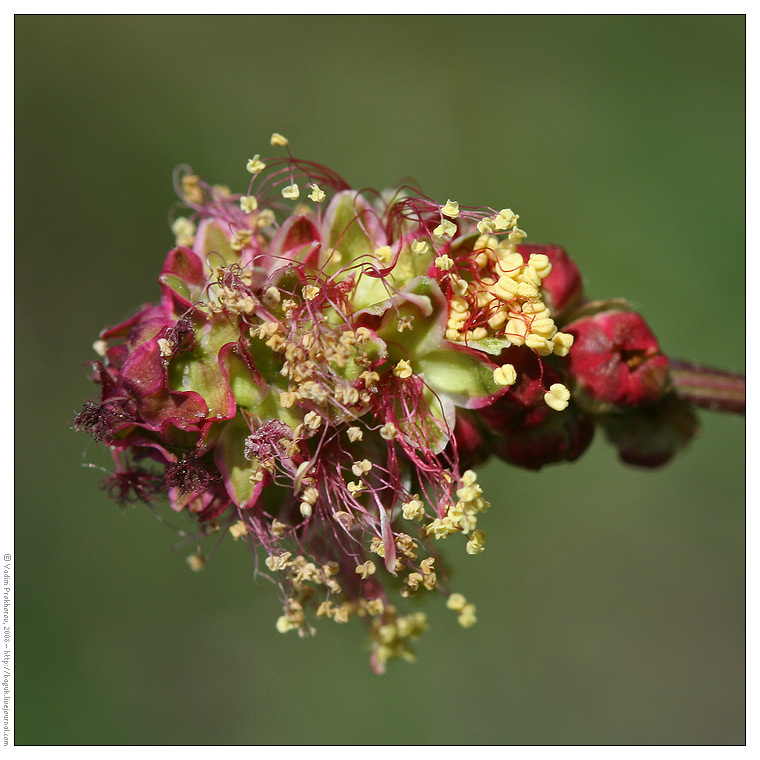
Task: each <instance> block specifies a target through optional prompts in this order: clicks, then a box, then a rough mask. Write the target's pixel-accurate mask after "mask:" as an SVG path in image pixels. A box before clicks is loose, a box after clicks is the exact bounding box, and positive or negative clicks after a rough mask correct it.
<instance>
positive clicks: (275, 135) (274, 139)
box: [269, 132, 288, 147]
mask: <svg viewBox="0 0 760 760" xmlns="http://www.w3.org/2000/svg"><path fill="white" fill-rule="evenodd" d="M269 144H270V145H280V146H282V147H284V146H285V145H287V144H288V138H287V137H284V136H283V135H281V134H280V133H279V132H272V136H271V137H270V138H269Z"/></svg>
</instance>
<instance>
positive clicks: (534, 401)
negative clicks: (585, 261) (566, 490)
mask: <svg viewBox="0 0 760 760" xmlns="http://www.w3.org/2000/svg"><path fill="white" fill-rule="evenodd" d="M272 145H273V146H274V147H275V148H280V149H285V150H284V151H281V152H286V153H287V155H286V156H283V157H280V158H277V157H273V158H270V157H265V158H262V157H261V156H260V155H259V154H255V155H254V156H253V158H251V159H249V160H248V161H247V163H245V162H241V175H242V176H241V182H240V184H241V186H242V188H241V189H242V192H236V193H233V192H231V191H230V190H229V189H228V188H226V187H222V186H218V185H211V184H209V183H207V182H205V181H204V180H203V179H201V178H199V177H197V176H196V175H194V174H192V173H190V174H185V175H183V177H181V178H179V180H178V182H177V186H178V187H180V188H181V189H182V193H181V197H180V200H181V201H182V202H183V203H184V204H185V205H186V207H187V208H186V215H184V216H181V217H179V218H178V219H177V221H176V222H175V223H174V225H173V232H174V235H175V240H174V242H175V244H176V245H175V246H174V247H173V248H171V250H169V253H168V254H167V255H166V257H165V261H164V264H163V267H162V268H161V271H160V273H159V274H158V283H159V287H160V299H159V301H158V303H155V304H150V305H147V306H143V307H142V308H141V309H140V310H138V311H137V312H136V313H135V314H134V316H132V317H130V318H129V319H127V320H126V321H125V322H123V323H122V324H119V325H116V326H114V327H110V328H107V329H105V330H103V331H102V332H101V333H100V334H99V335H96V336H92V337H91V338H90V341H92V340H93V338H95V343H94V347H95V351H96V353H97V356H96V358H95V359H94V360H93V361H92V364H91V366H92V379H93V381H94V382H95V384H96V385H97V387H98V389H99V398H98V399H97V400H93V401H88V402H86V403H85V405H84V407H83V409H82V411H81V412H80V413H79V414H78V415H77V417H76V418H75V420H74V421H73V427H74V428H75V429H76V430H80V431H83V432H87V433H89V434H90V435H92V437H93V438H94V439H95V440H96V441H97V442H99V443H102V444H104V445H106V446H108V447H109V448H110V450H111V453H112V454H113V457H114V461H115V463H116V464H115V469H114V472H113V473H111V474H110V475H109V476H108V477H107V478H106V480H105V481H104V484H103V487H104V489H105V491H106V492H107V493H108V495H110V496H112V497H113V498H114V499H115V500H116V501H117V503H119V504H120V505H122V506H123V505H125V504H131V503H137V502H144V503H148V504H151V505H154V504H155V503H156V502H157V501H158V500H159V499H160V498H161V497H164V498H166V499H168V502H169V506H170V508H171V510H172V511H173V512H175V513H183V514H184V515H186V517H187V518H188V520H191V521H194V522H195V523H197V527H196V528H195V529H194V530H195V534H194V535H193V539H197V544H198V546H197V553H196V554H193V555H191V558H192V559H190V560H189V564H190V566H191V567H192V568H193V569H195V570H197V569H200V568H201V567H202V566H203V562H204V560H203V558H204V557H210V556H211V554H212V551H211V550H212V549H213V548H214V546H215V543H216V541H218V540H219V538H220V537H222V536H226V535H227V534H230V535H231V536H232V540H234V541H237V543H238V544H240V543H246V544H247V545H248V546H249V548H250V549H251V550H252V551H253V553H254V554H255V555H256V556H257V557H258V559H257V567H258V568H259V571H260V572H264V573H268V574H269V575H270V577H271V579H272V581H273V583H275V584H276V585H277V586H278V589H279V595H280V598H281V599H282V600H283V609H282V614H281V615H280V616H279V617H278V618H277V622H276V629H277V630H278V631H280V632H282V633H287V632H289V631H297V632H298V634H299V635H300V636H310V635H311V634H312V633H313V632H314V628H313V627H312V623H314V622H318V623H319V624H320V625H323V624H330V621H331V622H335V623H345V622H348V621H350V620H352V619H359V620H361V621H363V622H364V624H365V625H366V626H367V628H368V633H369V637H370V642H371V651H372V654H371V658H370V660H371V664H372V667H373V668H374V669H375V671H376V672H382V671H383V670H384V669H385V667H386V665H387V663H388V661H389V660H391V659H394V658H400V659H404V660H412V659H413V658H414V649H413V646H414V642H415V641H416V640H417V638H418V637H419V636H420V635H421V634H422V633H423V632H424V631H425V629H426V628H427V622H426V618H425V615H424V614H423V613H420V612H412V613H410V612H408V611H406V610H405V609H404V607H403V605H404V604H405V599H406V597H409V596H412V595H413V596H427V595H431V596H435V595H437V594H442V595H443V597H444V598H448V599H449V605H450V606H451V605H452V604H453V603H454V602H457V606H456V607H454V608H455V609H456V611H457V613H458V620H459V622H460V624H461V625H462V626H464V627H469V626H471V625H473V624H474V623H475V622H476V616H475V603H474V602H466V603H465V601H464V597H461V595H451V594H450V590H449V589H448V588H447V587H446V584H445V579H444V573H442V572H434V571H433V567H434V566H435V567H436V568H438V567H440V563H436V557H437V556H438V552H439V550H440V546H441V545H442V544H444V545H445V544H454V545H458V546H456V547H455V548H457V549H458V550H459V551H460V553H461V554H463V555H471V556H472V557H473V560H472V561H478V560H477V557H478V556H479V555H480V554H481V553H482V552H483V551H484V548H485V543H484V541H485V535H486V534H485V532H484V531H483V530H482V528H483V527H484V526H483V525H481V523H483V522H484V521H485V517H484V513H485V512H486V510H487V509H488V506H489V504H488V501H486V495H485V494H483V491H482V489H481V487H480V485H479V484H478V483H477V474H476V472H475V471H474V470H472V469H471V468H473V467H475V466H477V465H478V464H480V463H482V462H484V461H485V460H487V459H488V457H489V456H491V455H493V454H495V455H497V456H499V457H500V458H502V459H503V460H505V461H506V462H509V463H511V464H514V465H517V466H520V467H525V468H530V469H539V468H540V467H543V466H544V465H546V464H550V463H556V462H560V461H570V460H573V459H576V458H577V457H578V456H580V455H581V454H582V453H583V451H584V450H585V449H586V448H587V446H588V445H589V443H590V441H591V439H592V437H593V434H594V429H595V426H596V425H597V424H601V425H602V427H603V428H604V431H605V433H606V435H607V437H608V438H609V439H610V441H611V442H612V443H613V445H614V446H616V447H617V448H618V450H619V451H620V455H621V457H622V458H623V459H624V460H625V461H627V462H633V463H636V464H644V465H651V464H653V463H660V462H661V461H664V459H665V458H667V457H668V456H670V455H672V453H674V452H675V450H677V449H678V448H680V447H682V445H683V444H684V442H685V441H686V440H687V439H688V438H689V437H690V435H691V434H693V430H694V426H693V425H692V424H691V421H690V418H689V416H688V408H687V407H682V406H679V405H678V404H676V403H675V402H672V403H671V402H670V401H664V399H667V398H669V396H667V392H668V389H669V377H668V362H667V359H665V357H664V356H663V355H662V353H661V352H660V349H659V346H658V344H657V342H656V340H655V338H654V336H653V335H652V333H651V331H650V330H649V328H648V327H647V326H646V324H645V323H644V322H643V320H642V319H641V318H640V317H639V316H638V315H636V314H634V313H632V312H626V311H620V310H617V311H614V310H613V311H607V312H603V313H590V312H588V311H583V310H584V309H586V305H584V304H583V300H582V299H583V295H582V287H581V280H580V275H579V273H578V270H577V267H575V265H574V264H573V262H572V261H571V260H570V259H569V258H568V256H567V254H566V253H565V252H564V250H563V249H561V248H559V247H557V246H542V245H535V244H529V243H526V242H524V240H525V236H526V233H525V232H524V231H523V230H522V229H520V228H519V227H518V226H517V223H518V220H519V217H518V215H517V214H516V213H515V212H514V211H512V210H511V209H509V208H504V209H502V210H501V211H499V212H498V213H497V212H495V211H494V210H493V209H480V210H478V209H473V208H472V207H470V206H465V205H461V206H460V204H459V203H458V202H455V201H452V200H449V201H448V202H447V203H446V204H445V205H443V206H442V205H440V204H437V203H435V202H433V201H431V200H429V199H428V198H426V197H425V196H422V195H415V194H414V193H413V192H412V191H411V190H410V189H409V188H406V187H405V188H402V189H396V190H392V191H388V192H385V193H375V192H366V193H363V192H358V191H355V190H352V189H351V188H350V187H349V185H348V184H347V183H346V182H345V181H344V180H343V179H342V178H341V177H340V176H339V175H337V174H336V173H335V172H333V171H332V170H330V169H328V168H326V167H322V166H319V165H318V164H315V163H312V162H308V161H303V160H300V159H296V158H294V157H293V154H292V147H291V146H290V145H289V143H288V141H287V140H286V139H285V138H283V137H282V136H281V135H279V134H277V133H275V134H274V135H273V136H272ZM302 190H303V195H304V197H303V198H301V191H302ZM183 213H185V212H183ZM167 239H168V240H169V235H168V233H167ZM169 244H170V243H169ZM146 292H148V288H147V287H146ZM135 297H136V298H137V299H139V298H140V297H141V294H139V293H136V294H135ZM579 310H580V311H579ZM573 314H575V317H573ZM569 318H572V319H573V321H572V322H571V323H570V324H567V322H568V319H569ZM660 402H662V404H663V405H662V406H657V404H659V403H660ZM621 409H623V410H625V414H623V413H620V410H621ZM650 429H651V430H652V431H653V433H652V434H651V435H650V433H648V432H647V430H650ZM172 522H175V520H174V519H172ZM410 526H413V529H414V535H415V537H414V538H413V537H412V536H410V535H409V534H408V533H407V532H406V531H407V530H411V529H412V528H410ZM181 530H182V534H183V536H188V535H189V534H188V532H187V530H186V529H185V528H182V529H181ZM212 534H218V535H212ZM417 537H418V538H417ZM491 540H492V542H493V543H495V542H497V541H498V538H492V539H491ZM206 541H208V542H209V546H208V548H207V549H206V548H205V547H202V546H201V545H202V544H203V543H204V542H206ZM459 597H461V604H458V601H459ZM441 603H443V600H441ZM481 614H488V613H487V612H481Z"/></svg>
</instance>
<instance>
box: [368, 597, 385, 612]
mask: <svg viewBox="0 0 760 760" xmlns="http://www.w3.org/2000/svg"><path fill="white" fill-rule="evenodd" d="M367 612H369V614H370V615H382V614H383V612H385V605H384V604H383V600H382V599H380V598H379V597H378V598H377V599H370V600H369V602H367Z"/></svg>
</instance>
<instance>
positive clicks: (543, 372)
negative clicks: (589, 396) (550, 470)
mask: <svg viewBox="0 0 760 760" xmlns="http://www.w3.org/2000/svg"><path fill="white" fill-rule="evenodd" d="M500 361H502V362H504V363H508V364H511V365H512V366H514V367H515V370H516V372H517V381H516V382H515V384H514V385H513V386H512V387H511V388H510V389H509V392H508V393H506V394H504V395H503V396H501V397H500V398H499V399H497V400H496V401H495V402H494V403H492V404H490V405H489V406H486V407H483V408H481V409H478V415H479V416H480V418H481V419H482V420H483V422H484V423H485V425H486V426H487V427H488V429H489V430H490V431H492V432H493V433H494V437H493V443H492V446H493V453H495V454H496V455H497V456H499V457H500V458H501V459H503V460H505V461H506V462H510V463H511V464H515V465H517V466H518V467H525V468H526V469H529V470H539V469H541V468H542V467H543V466H544V465H547V464H552V463H554V462H563V461H574V460H575V459H577V458H578V457H579V456H580V455H581V454H582V453H583V452H584V451H585V450H586V449H587V448H588V446H589V444H590V443H591V440H592V439H593V437H594V423H593V421H592V420H591V419H590V418H589V417H587V416H586V415H585V414H583V413H581V412H580V411H579V410H578V409H577V407H576V406H574V405H571V406H570V407H569V408H568V409H566V410H565V411H563V412H561V413H558V412H557V411H556V410H554V409H552V408H550V407H549V406H548V405H547V403H546V399H545V398H544V396H545V394H546V391H547V389H548V388H549V387H551V385H553V384H554V383H557V382H560V380H561V378H560V375H559V374H558V372H557V370H556V369H555V368H554V367H552V366H551V365H549V364H548V363H546V362H544V361H542V360H541V358H540V357H538V356H537V355H536V354H535V353H533V351H531V350H530V349H528V348H527V347H526V346H519V347H518V346H513V347H512V348H509V349H507V350H506V351H504V352H503V353H502V355H501V358H500Z"/></svg>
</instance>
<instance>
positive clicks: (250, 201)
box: [240, 195, 259, 214]
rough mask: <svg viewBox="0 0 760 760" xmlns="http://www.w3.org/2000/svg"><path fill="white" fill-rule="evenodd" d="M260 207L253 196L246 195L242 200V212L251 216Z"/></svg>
mask: <svg viewBox="0 0 760 760" xmlns="http://www.w3.org/2000/svg"><path fill="white" fill-rule="evenodd" d="M258 207H259V202H258V201H257V200H256V198H254V197H253V196H252V195H244V196H242V197H241V198H240V210H241V211H243V212H244V213H246V214H250V213H252V212H253V211H255V210H256V209H257V208H258Z"/></svg>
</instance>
